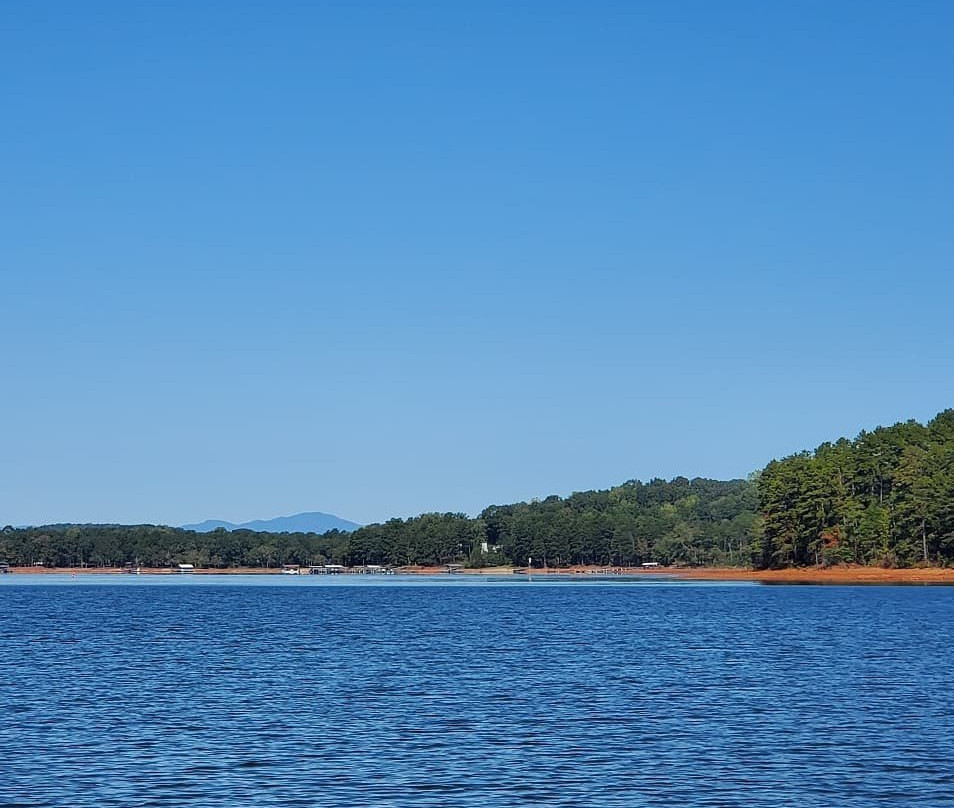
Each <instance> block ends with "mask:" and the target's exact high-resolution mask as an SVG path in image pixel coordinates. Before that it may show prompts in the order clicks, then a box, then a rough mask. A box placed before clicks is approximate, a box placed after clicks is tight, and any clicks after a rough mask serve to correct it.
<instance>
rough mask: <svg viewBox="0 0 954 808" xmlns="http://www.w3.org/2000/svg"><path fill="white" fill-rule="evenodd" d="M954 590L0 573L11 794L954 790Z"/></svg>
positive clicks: (676, 798) (856, 799)
mask: <svg viewBox="0 0 954 808" xmlns="http://www.w3.org/2000/svg"><path fill="white" fill-rule="evenodd" d="M952 719H954V589H951V588H942V587H814V586H798V587H780V586H771V587H768V586H755V585H724V584H695V583H679V582H668V581H666V580H663V579H657V580H655V581H652V582H635V583H634V582H630V581H627V580H618V581H590V580H580V581H534V582H532V583H528V582H527V581H526V580H525V579H517V580H509V579H480V578H459V577H457V576H444V577H442V578H440V579H421V578H410V577H409V578H402V577H398V576H395V577H393V578H392V577H389V578H373V577H372V578H364V577H362V578H360V579H356V578H352V577H351V576H347V577H345V576H342V577H341V578H334V577H332V578H326V577H324V576H321V577H320V578H318V579H315V578H305V577H302V578H300V579H299V578H294V577H291V576H289V577H288V578H281V579H280V578H278V577H268V578H262V577H251V576H250V577H249V578H241V579H239V578H234V577H227V576H222V577H206V576H195V577H194V578H188V577H186V578H176V577H173V576H164V577H155V578H147V577H145V576H140V577H134V576H122V577H120V576H88V577H80V578H77V579H75V580H71V579H69V578H68V577H60V576H36V577H32V576H21V575H10V576H0V805H3V806H58V807H59V806H123V808H132V807H133V806H157V807H158V806H176V807H177V808H179V807H182V806H342V807H344V806H347V807H348V808H351V807H352V806H365V805H366V806H384V808H404V807H405V806H406V807H407V808H412V807H414V808H417V807H418V806H420V807H422V808H423V807H425V806H426V807H427V808H437V807H438V806H441V807H443V806H447V808H451V807H452V806H453V807H454V808H457V807H461V808H469V807H470V806H487V807H489V808H496V807H497V806H594V807H595V806H628V807H635V806H745V807H746V808H760V807H761V806H825V808H829V807H830V806H859V808H860V807H861V806H866V807H867V806H881V805H884V806H909V805H922V806H954V722H952Z"/></svg>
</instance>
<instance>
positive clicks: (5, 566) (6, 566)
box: [0, 561, 10, 575]
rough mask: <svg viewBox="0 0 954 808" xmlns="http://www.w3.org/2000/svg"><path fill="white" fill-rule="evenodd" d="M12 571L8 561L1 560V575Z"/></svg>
mask: <svg viewBox="0 0 954 808" xmlns="http://www.w3.org/2000/svg"><path fill="white" fill-rule="evenodd" d="M9 572H10V565H9V564H8V563H7V562H6V561H0V575H6V574H7V573H9Z"/></svg>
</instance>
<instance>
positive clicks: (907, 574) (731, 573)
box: [10, 566, 954, 585]
mask: <svg viewBox="0 0 954 808" xmlns="http://www.w3.org/2000/svg"><path fill="white" fill-rule="evenodd" d="M10 572H11V573H12V574H34V575H35V574H41V575H42V574H58V575H74V576H79V575H129V574H130V573H128V572H127V571H124V570H123V569H122V568H119V567H95V568H90V567H86V568H78V567H74V568H72V569H70V568H68V567H64V568H50V567H11V568H10ZM395 572H396V573H397V574H400V575H446V574H448V573H447V570H446V568H445V567H424V566H412V567H400V568H396V569H395ZM139 574H141V575H170V576H171V575H180V574H182V573H179V572H178V571H177V570H172V569H168V568H146V567H143V568H141V571H140V573H139ZM186 574H187V575H280V574H281V569H276V568H267V569H263V568H261V567H234V568H228V569H196V570H195V571H193V572H191V573H186ZM341 574H344V575H354V574H362V573H348V572H344V573H341ZM452 574H454V575H514V574H517V575H521V576H522V575H525V574H526V572H525V568H522V567H510V566H505V567H483V568H460V569H458V570H456V571H455V572H454V573H452ZM531 574H532V575H535V576H544V575H562V576H587V575H604V576H605V575H627V576H645V577H647V578H649V577H652V576H665V577H675V578H681V579H687V580H697V581H752V582H756V583H763V584H772V583H778V584H951V585H954V568H949V567H915V568H907V569H885V568H883V567H861V566H838V567H793V568H788V569H778V570H754V569H746V568H739V567H653V568H651V569H644V568H643V567H605V566H575V567H563V568H556V567H548V568H542V569H534V570H533V571H532V573H531Z"/></svg>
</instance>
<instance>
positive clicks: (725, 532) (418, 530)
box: [0, 409, 954, 570]
mask: <svg viewBox="0 0 954 808" xmlns="http://www.w3.org/2000/svg"><path fill="white" fill-rule="evenodd" d="M528 559H532V562H531V564H532V566H533V567H534V568H544V567H545V568H548V569H549V568H557V569H560V568H569V567H574V566H576V567H585V566H590V567H594V566H595V567H614V568H639V567H640V566H641V565H642V564H643V563H647V562H651V563H659V564H660V565H662V566H666V567H668V566H678V567H681V568H705V567H709V568H729V569H732V568H737V569H740V568H753V569H755V570H785V569H790V568H801V567H807V566H815V567H822V568H832V567H842V568H848V567H880V568H887V569H900V568H914V567H949V566H954V410H950V409H949V410H945V411H944V412H942V413H940V414H939V415H937V416H936V417H935V418H933V419H932V420H930V421H929V422H928V423H926V424H920V423H918V422H916V421H913V420H912V421H907V422H905V423H899V424H895V425H894V426H891V427H878V428H877V429H874V430H872V431H870V432H869V431H865V432H862V433H861V434H860V435H858V436H857V437H856V438H854V439H847V438H842V439H840V440H838V441H836V442H833V443H831V442H829V443H824V444H822V445H821V446H819V447H818V448H816V449H815V450H813V451H805V452H799V453H797V454H794V455H791V456H789V457H786V458H783V459H781V460H773V461H772V462H770V463H769V464H768V465H767V466H766V467H765V468H764V469H762V470H760V471H758V472H756V473H754V474H752V475H751V476H750V477H749V478H748V479H745V480H729V481H720V480H709V479H701V478H695V479H688V478H685V477H676V478H675V479H672V480H668V481H667V480H660V479H655V480H651V481H650V482H646V483H644V482H640V481H638V480H630V481H628V482H625V483H622V484H621V485H618V486H615V487H613V488H610V489H607V490H601V491H584V492H577V493H574V494H571V495H570V496H568V497H560V496H550V497H547V498H545V499H542V500H532V501H530V502H519V503H514V504H510V505H491V506H489V507H487V508H485V509H484V510H483V512H481V513H480V514H479V515H478V516H476V517H473V518H472V517H468V516H467V515H465V514H460V513H426V514H422V515H421V516H417V517H413V518H410V519H391V520H389V521H387V522H384V523H381V524H373V525H367V526H365V527H361V528H359V529H357V530H355V531H353V532H350V533H349V532H343V531H337V530H332V531H329V532H327V533H321V534H315V533H263V532H256V531H251V530H232V531H227V530H225V529H219V530H215V531H212V532H210V533H197V532H194V531H191V530H184V529H182V528H174V527H166V526H158V525H76V524H61V525H46V526H43V527H27V528H15V527H12V526H9V525H8V526H6V527H4V528H3V529H2V530H0V562H6V563H7V564H9V565H10V566H12V567H27V566H32V565H37V564H42V565H43V566H45V567H47V568H61V569H62V568H89V567H93V568H97V567H101V568H115V567H122V566H124V565H126V564H135V565H141V566H143V567H153V568H168V567H171V566H173V565H175V564H179V563H185V564H193V565H195V566H196V567H198V568H206V569H208V568H213V569H223V570H224V569H233V568H256V569H257V568H261V569H274V568H278V567H281V566H282V565H283V564H301V565H322V564H342V565H345V566H361V565H368V564H382V565H389V566H395V567H407V566H415V565H417V566H440V565H444V564H461V565H463V566H465V567H468V568H474V569H479V568H491V567H500V566H525V565H527V563H528Z"/></svg>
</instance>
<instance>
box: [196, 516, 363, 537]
mask: <svg viewBox="0 0 954 808" xmlns="http://www.w3.org/2000/svg"><path fill="white" fill-rule="evenodd" d="M220 527H224V528H225V529H226V530H260V531H264V532H267V533H325V532H327V531H329V530H336V529H337V530H342V531H345V532H346V533H350V532H351V531H352V530H357V529H358V528H359V527H361V525H359V524H357V523H355V522H349V521H348V520H347V519H339V518H338V517H337V516H334V515H333V514H330V513H321V512H319V511H313V512H311V513H296V514H295V515H294V516H279V517H276V518H275V519H255V520H253V521H251V522H242V523H241V524H238V525H237V524H235V523H234V522H223V521H222V520H221V519H206V520H205V521H204V522H199V523H198V524H195V525H183V526H182V528H183V530H195V531H196V532H198V533H210V532H211V531H213V530H216V529H217V528H220Z"/></svg>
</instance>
